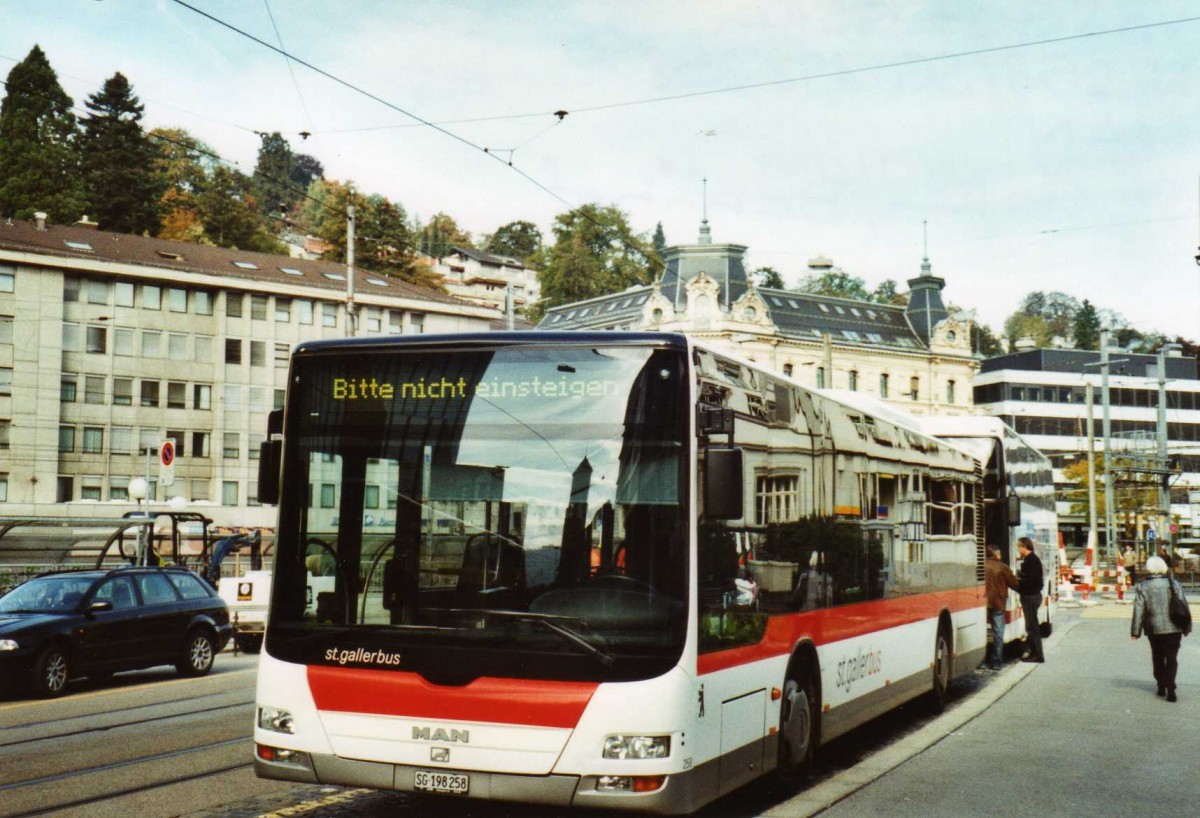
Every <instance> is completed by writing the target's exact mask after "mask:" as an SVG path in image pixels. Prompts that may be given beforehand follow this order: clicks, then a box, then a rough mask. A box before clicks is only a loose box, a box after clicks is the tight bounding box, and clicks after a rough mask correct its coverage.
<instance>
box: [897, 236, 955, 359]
mask: <svg viewBox="0 0 1200 818" xmlns="http://www.w3.org/2000/svg"><path fill="white" fill-rule="evenodd" d="M922 224H923V225H924V226H925V228H926V229H925V255H924V257H923V258H922V259H921V274H920V275H919V276H917V277H916V278H910V279H909V280H908V289H909V294H908V307H906V308H905V310H904V314H905V315H906V316H907V317H908V323H909V325H910V326H912V328H913V332H915V333H916V334H917V336H918V337H920V339H921V340H922V341H924V342H925V345H926V346H928V345H929V339H930V338H932V337H933V328H934V327H936V326H937V325H938V324H939V323H941V322H942V321H944V320H945V319H946V318H947V317H948V316H949V315H950V313H949V312H947V310H946V305H945V304H944V303H942V290H943V289H944V288H945V286H946V280H945V279H943V278H938V277H937V276H935V275H934V274H933V265H931V264H930V263H929V230H928V223H924V222H923V223H922Z"/></svg>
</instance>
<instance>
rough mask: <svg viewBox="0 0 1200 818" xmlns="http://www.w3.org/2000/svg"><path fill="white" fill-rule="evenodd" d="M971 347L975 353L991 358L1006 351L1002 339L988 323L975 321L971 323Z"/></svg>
mask: <svg viewBox="0 0 1200 818" xmlns="http://www.w3.org/2000/svg"><path fill="white" fill-rule="evenodd" d="M971 349H972V351H974V352H975V353H977V354H979V355H982V356H984V357H985V358H990V357H991V356H993V355H999V354H1000V353H1001V352H1003V351H1004V349H1003V347H1002V346H1001V345H1000V339H999V338H997V337H996V333H994V332H992V328H991V327H989V326H988V325H987V324H980V323H977V322H973V323H972V324H971Z"/></svg>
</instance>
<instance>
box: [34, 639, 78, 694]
mask: <svg viewBox="0 0 1200 818" xmlns="http://www.w3.org/2000/svg"><path fill="white" fill-rule="evenodd" d="M70 677H71V660H70V658H69V657H68V656H67V651H66V650H65V649H64V648H62V647H60V646H58V645H50V646H48V647H46V648H45V649H43V650H42V652H41V653H39V654H38V657H37V661H36V662H34V663H33V678H32V680H31V681H32V682H33V695H35V696H37V697H38V698H39V699H53V698H55V697H57V696H61V695H62V694H63V693H65V692H66V690H67V679H69V678H70Z"/></svg>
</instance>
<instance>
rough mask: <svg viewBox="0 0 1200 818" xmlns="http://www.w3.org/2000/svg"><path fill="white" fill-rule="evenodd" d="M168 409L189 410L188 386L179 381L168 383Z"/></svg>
mask: <svg viewBox="0 0 1200 818" xmlns="http://www.w3.org/2000/svg"><path fill="white" fill-rule="evenodd" d="M167 408H168V409H186V408H187V384H186V383H180V382H179V381H168V382H167Z"/></svg>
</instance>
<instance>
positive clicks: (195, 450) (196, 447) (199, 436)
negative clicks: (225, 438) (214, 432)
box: [192, 432, 212, 457]
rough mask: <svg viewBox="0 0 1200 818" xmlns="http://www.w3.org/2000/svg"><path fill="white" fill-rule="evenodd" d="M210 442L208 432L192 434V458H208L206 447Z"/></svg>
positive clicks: (210, 437)
mask: <svg viewBox="0 0 1200 818" xmlns="http://www.w3.org/2000/svg"><path fill="white" fill-rule="evenodd" d="M211 440H212V436H211V435H210V434H209V433H208V432H192V457H210V456H211V452H209V450H208V447H209V443H210V441H211Z"/></svg>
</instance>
